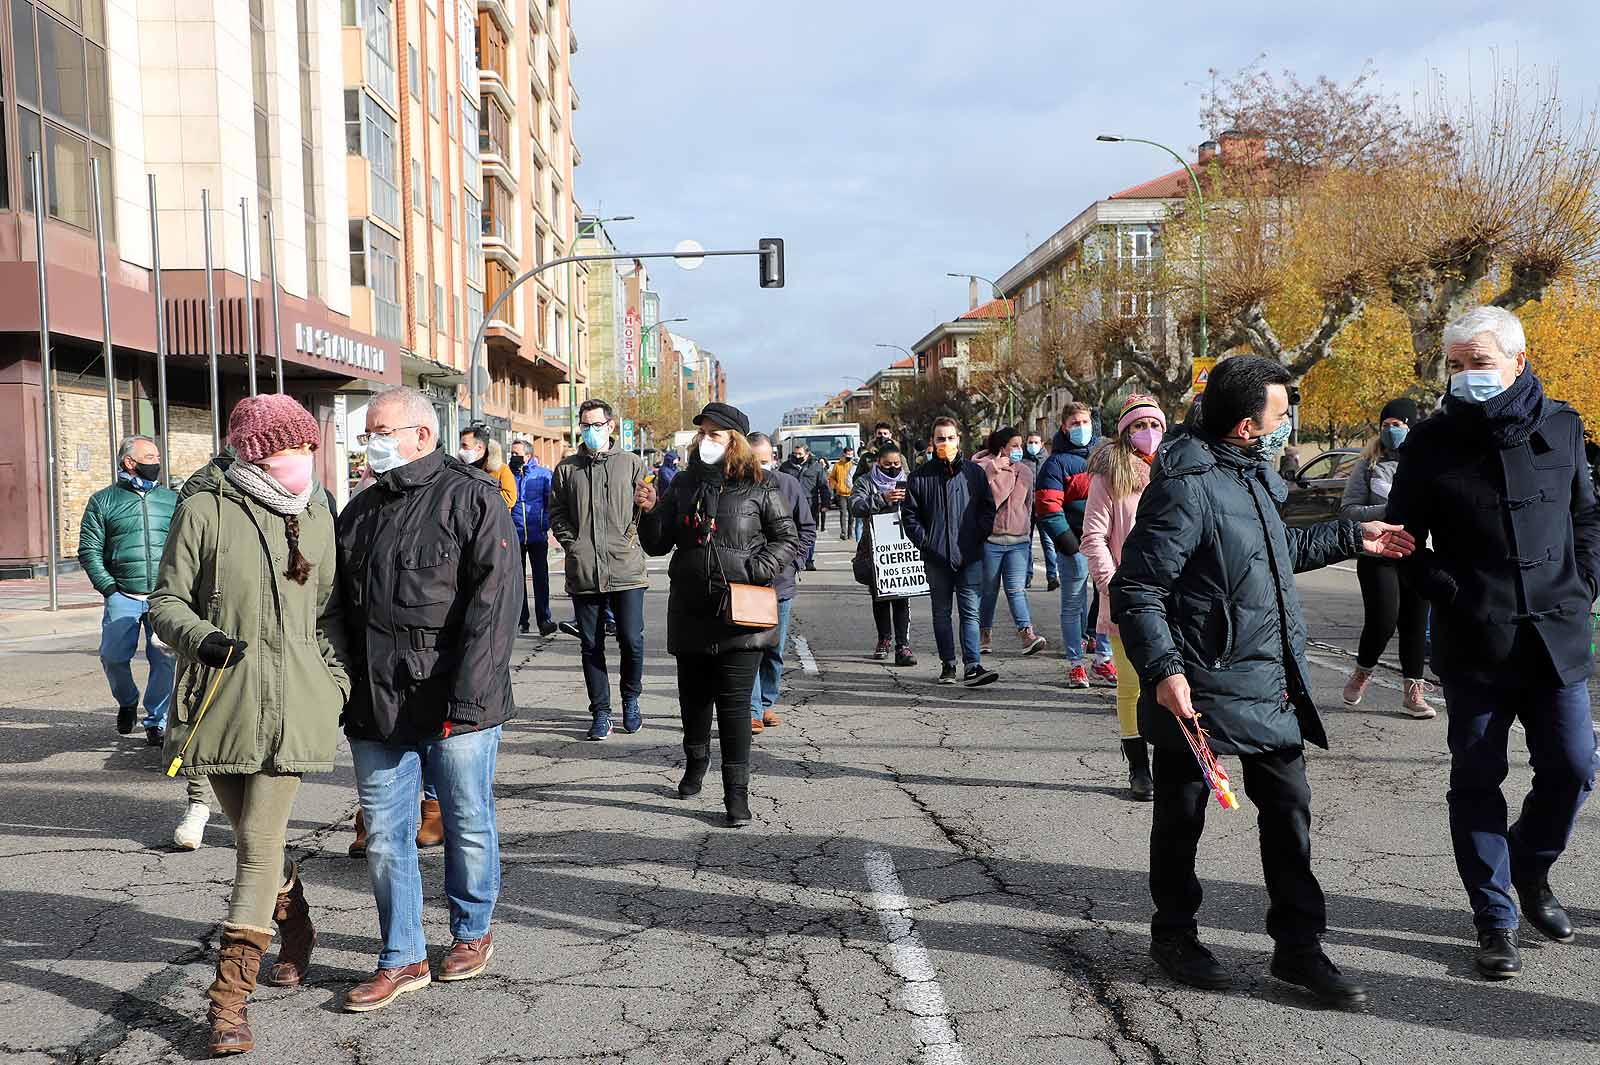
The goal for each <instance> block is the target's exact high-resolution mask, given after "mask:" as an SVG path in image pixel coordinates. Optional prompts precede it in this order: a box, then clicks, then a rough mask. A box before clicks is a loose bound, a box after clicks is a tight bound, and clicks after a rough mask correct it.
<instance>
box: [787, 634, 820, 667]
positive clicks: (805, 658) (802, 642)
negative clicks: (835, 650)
mask: <svg viewBox="0 0 1600 1065" xmlns="http://www.w3.org/2000/svg"><path fill="white" fill-rule="evenodd" d="M793 639H794V653H795V654H796V655H798V656H799V657H800V668H801V669H802V670H804V671H805V672H807V673H817V672H820V671H819V670H818V669H817V660H816V658H815V657H814V656H813V655H812V654H811V645H810V644H809V643H807V642H806V638H805V637H804V636H795V637H793Z"/></svg>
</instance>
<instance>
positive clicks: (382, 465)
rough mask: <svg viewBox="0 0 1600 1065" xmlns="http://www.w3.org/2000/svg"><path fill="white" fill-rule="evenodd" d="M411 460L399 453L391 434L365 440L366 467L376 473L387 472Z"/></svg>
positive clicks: (398, 446) (398, 447)
mask: <svg viewBox="0 0 1600 1065" xmlns="http://www.w3.org/2000/svg"><path fill="white" fill-rule="evenodd" d="M410 461H411V460H410V459H408V458H406V457H405V456H403V455H401V454H400V445H399V444H397V443H395V441H394V437H392V436H375V437H373V438H372V439H371V440H368V441H367V468H368V469H370V470H371V471H372V472H373V473H374V474H376V475H382V474H385V473H388V472H389V471H390V470H392V469H396V468H398V467H400V466H404V465H405V464H406V463H408V462H410Z"/></svg>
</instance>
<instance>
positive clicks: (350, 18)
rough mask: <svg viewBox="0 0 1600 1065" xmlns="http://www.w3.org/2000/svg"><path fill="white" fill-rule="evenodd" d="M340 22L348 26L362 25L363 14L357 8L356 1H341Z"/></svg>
mask: <svg viewBox="0 0 1600 1065" xmlns="http://www.w3.org/2000/svg"><path fill="white" fill-rule="evenodd" d="M339 21H340V22H341V23H343V24H344V25H346V26H359V25H361V14H360V12H359V11H358V10H357V8H356V0H339Z"/></svg>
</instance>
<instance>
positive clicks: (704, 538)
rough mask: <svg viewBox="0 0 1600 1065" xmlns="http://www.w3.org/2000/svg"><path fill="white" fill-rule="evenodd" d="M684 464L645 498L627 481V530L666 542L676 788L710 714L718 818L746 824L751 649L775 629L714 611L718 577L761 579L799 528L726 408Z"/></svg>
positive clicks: (784, 558) (685, 789) (705, 756)
mask: <svg viewBox="0 0 1600 1065" xmlns="http://www.w3.org/2000/svg"><path fill="white" fill-rule="evenodd" d="M694 422H695V425H697V426H699V427H700V433H699V435H698V436H697V437H696V438H695V440H694V442H693V443H692V444H691V445H690V452H689V455H690V457H689V466H688V468H687V469H686V470H684V471H683V472H682V473H680V474H679V475H678V476H677V477H675V478H673V480H672V484H671V486H670V487H668V488H667V489H665V490H664V492H663V493H662V495H661V497H660V498H659V499H657V498H656V496H655V492H654V486H653V485H643V486H641V487H640V489H639V494H638V501H639V504H640V506H641V507H643V508H644V510H645V511H646V513H645V515H644V517H643V519H642V520H641V521H640V524H639V538H640V541H641V542H642V543H643V544H644V549H645V550H646V551H647V552H649V553H650V554H652V555H665V554H666V553H668V552H669V551H674V549H676V551H675V553H674V554H673V556H672V565H671V567H670V569H669V571H668V578H669V581H670V585H671V591H670V593H669V596H668V599H667V652H668V653H669V654H671V655H673V656H674V657H675V658H677V660H678V709H679V713H680V714H681V715H682V717H683V755H684V771H683V780H682V782H681V783H679V785H678V794H679V796H680V797H682V798H685V799H687V798H690V797H691V796H694V795H698V794H699V793H700V787H701V782H702V781H703V780H704V779H705V774H706V769H707V767H709V766H710V764H711V716H712V707H713V706H715V708H716V717H717V730H718V732H720V733H721V736H722V797H723V805H724V807H725V808H726V810H727V812H728V824H729V825H730V826H732V827H734V828H738V827H741V826H743V825H747V824H749V823H750V819H751V818H750V690H751V688H752V687H754V685H755V679H756V669H757V667H758V666H759V665H760V663H761V653H762V651H764V650H766V649H768V648H771V647H774V646H776V643H777V639H778V630H777V629H776V628H769V629H748V628H740V627H738V626H735V625H733V624H730V623H729V622H727V621H725V620H724V618H723V606H724V603H725V601H726V599H727V586H728V583H729V582H732V583H735V584H756V585H763V586H770V585H771V584H772V583H773V582H774V581H775V580H776V579H777V577H778V574H779V573H780V572H782V570H783V567H784V566H785V565H787V564H788V563H789V561H790V560H791V559H792V558H793V557H794V552H795V551H796V550H797V549H798V548H799V544H800V534H799V531H798V530H797V529H796V528H795V523H794V517H793V515H792V514H791V513H790V511H789V508H788V506H787V505H786V504H785V503H784V501H783V496H782V495H781V494H780V493H779V491H778V489H777V486H776V485H775V484H774V482H773V481H771V480H770V479H768V478H766V477H765V476H764V475H763V474H762V470H761V465H760V463H758V462H757V461H756V458H755V455H754V453H753V452H752V451H751V450H750V443H749V441H748V440H747V439H746V434H747V433H749V431H750V422H749V420H748V419H747V418H746V417H745V416H744V414H743V413H742V412H741V411H739V410H738V409H737V408H736V407H731V406H729V405H728V404H726V403H711V404H708V405H707V406H706V408H705V410H703V411H701V412H700V414H699V415H698V416H696V417H695V420H694Z"/></svg>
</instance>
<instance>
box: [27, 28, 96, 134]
mask: <svg viewBox="0 0 1600 1065" xmlns="http://www.w3.org/2000/svg"><path fill="white" fill-rule="evenodd" d="M39 68H40V70H41V71H42V72H43V73H44V110H45V113H46V114H48V115H52V116H54V117H56V118H61V119H64V120H66V121H67V122H71V123H72V124H74V125H77V126H82V127H84V128H85V129H87V128H88V126H89V101H88V97H87V95H86V94H85V88H84V87H85V82H84V69H83V38H82V37H79V36H78V34H77V33H76V32H75V31H74V30H73V29H72V28H71V27H70V26H66V25H64V24H62V23H60V22H58V21H56V20H55V19H53V18H50V17H49V16H48V15H46V16H41V17H40V19H39Z"/></svg>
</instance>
